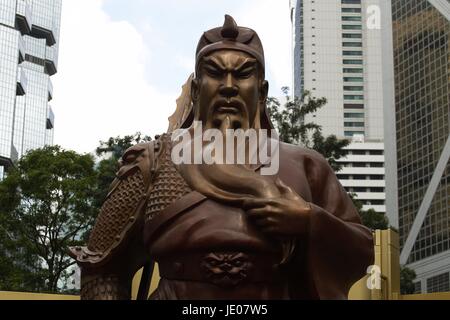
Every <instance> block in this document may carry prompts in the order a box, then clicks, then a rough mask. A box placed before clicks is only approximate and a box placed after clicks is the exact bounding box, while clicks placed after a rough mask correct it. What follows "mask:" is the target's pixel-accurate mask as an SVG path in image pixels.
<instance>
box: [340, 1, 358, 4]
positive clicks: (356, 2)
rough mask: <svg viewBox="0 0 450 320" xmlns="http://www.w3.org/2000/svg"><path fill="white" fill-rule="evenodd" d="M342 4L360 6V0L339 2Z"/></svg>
mask: <svg viewBox="0 0 450 320" xmlns="http://www.w3.org/2000/svg"><path fill="white" fill-rule="evenodd" d="M341 3H342V4H361V0H341Z"/></svg>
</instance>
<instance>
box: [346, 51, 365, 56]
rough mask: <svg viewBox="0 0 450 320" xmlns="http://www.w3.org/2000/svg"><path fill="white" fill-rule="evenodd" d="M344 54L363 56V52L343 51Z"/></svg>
mask: <svg viewBox="0 0 450 320" xmlns="http://www.w3.org/2000/svg"><path fill="white" fill-rule="evenodd" d="M342 54H343V55H344V56H362V55H363V52H362V51H343V52H342Z"/></svg>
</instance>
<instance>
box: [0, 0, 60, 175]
mask: <svg viewBox="0 0 450 320" xmlns="http://www.w3.org/2000/svg"><path fill="white" fill-rule="evenodd" d="M61 1H62V0H0V180H1V179H2V178H3V176H4V174H5V171H6V170H7V169H8V168H9V167H10V166H11V165H12V164H13V162H14V161H15V160H17V159H18V158H19V157H20V156H22V155H23V154H24V153H26V152H27V151H28V150H30V149H34V148H39V147H42V146H44V145H47V144H52V143H53V126H54V115H53V111H52V109H51V107H50V105H49V102H50V101H51V100H52V96H53V87H52V82H51V80H50V77H51V76H52V75H54V74H55V73H56V71H57V66H58V44H59V31H60V22H61Z"/></svg>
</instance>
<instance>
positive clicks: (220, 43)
mask: <svg viewBox="0 0 450 320" xmlns="http://www.w3.org/2000/svg"><path fill="white" fill-rule="evenodd" d="M224 49H226V50H237V51H243V52H246V53H248V54H250V55H251V56H253V57H254V58H256V60H257V61H258V62H259V64H260V65H261V67H262V69H263V71H264V70H265V62H264V49H263V46H262V43H261V40H260V39H259V37H258V34H257V33H256V32H255V31H253V30H252V29H249V28H244V27H238V26H237V24H236V21H234V19H233V18H232V17H231V16H229V15H225V23H224V24H223V27H219V28H214V29H211V30H209V31H206V32H205V33H204V34H203V36H202V37H201V38H200V41H199V43H198V46H197V54H196V65H195V70H196V71H198V66H199V62H200V61H201V59H202V58H203V57H204V56H206V55H208V54H209V53H211V52H213V51H217V50H224Z"/></svg>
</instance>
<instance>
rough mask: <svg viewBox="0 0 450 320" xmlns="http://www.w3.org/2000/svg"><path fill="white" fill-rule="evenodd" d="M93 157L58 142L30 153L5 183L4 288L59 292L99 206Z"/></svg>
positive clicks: (1, 212)
mask: <svg viewBox="0 0 450 320" xmlns="http://www.w3.org/2000/svg"><path fill="white" fill-rule="evenodd" d="M96 186H97V181H96V172H95V170H94V160H93V158H92V156H90V155H80V154H77V153H76V152H73V151H66V150H63V149H62V148H61V147H59V146H52V147H45V148H42V149H37V150H34V151H31V152H29V153H28V154H26V155H25V156H24V157H22V159H21V160H20V161H19V162H18V163H17V165H16V166H15V168H13V169H12V170H11V171H10V172H9V173H8V176H7V177H6V179H5V180H3V181H2V182H0V223H1V228H0V240H1V246H0V250H1V251H0V270H1V272H2V277H1V278H0V289H2V290H16V291H30V292H49V293H51V292H59V291H60V290H62V289H64V288H65V287H66V286H67V282H68V280H69V278H70V276H71V272H70V267H71V266H72V265H74V264H75V261H74V260H73V259H71V258H70V257H69V256H68V255H67V248H68V247H69V246H74V245H81V244H84V243H85V241H86V239H87V235H88V232H89V230H90V228H91V226H92V224H93V221H94V217H95V214H96V210H95V209H94V207H93V205H92V204H93V201H94V198H93V194H94V190H95V189H96Z"/></svg>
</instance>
